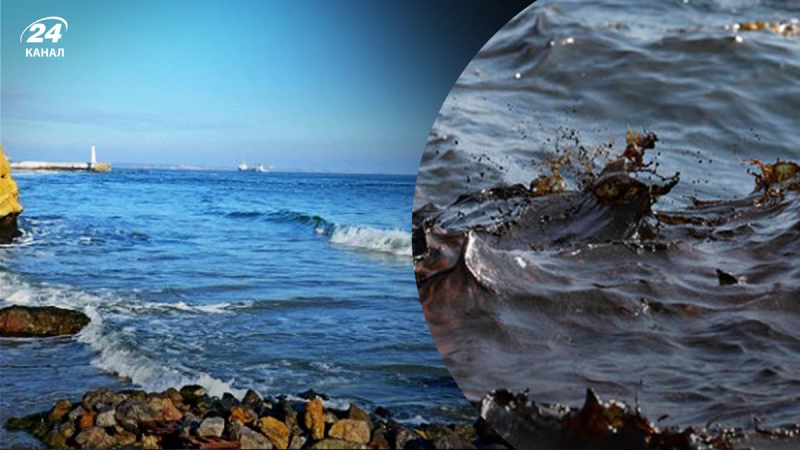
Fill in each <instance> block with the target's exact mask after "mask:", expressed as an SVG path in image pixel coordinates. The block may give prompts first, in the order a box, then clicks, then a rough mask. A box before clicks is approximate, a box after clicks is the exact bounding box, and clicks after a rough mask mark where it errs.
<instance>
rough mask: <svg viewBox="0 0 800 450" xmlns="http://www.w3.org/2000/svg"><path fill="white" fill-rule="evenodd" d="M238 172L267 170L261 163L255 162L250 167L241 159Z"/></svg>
mask: <svg viewBox="0 0 800 450" xmlns="http://www.w3.org/2000/svg"><path fill="white" fill-rule="evenodd" d="M239 172H269V170H267V168H266V167H264V165H263V164H257V165H256V166H255V167H250V166H248V165H247V163H246V162H244V161H242V163H241V164H239Z"/></svg>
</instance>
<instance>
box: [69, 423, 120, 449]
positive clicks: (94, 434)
mask: <svg viewBox="0 0 800 450" xmlns="http://www.w3.org/2000/svg"><path fill="white" fill-rule="evenodd" d="M75 442H76V443H77V444H78V445H79V446H80V447H81V448H111V447H113V446H114V444H115V443H116V441H115V439H114V438H112V437H111V436H109V435H108V433H106V431H105V430H104V429H102V428H100V427H90V428H87V429H85V430H83V431H81V432H80V433H78V435H77V436H75Z"/></svg>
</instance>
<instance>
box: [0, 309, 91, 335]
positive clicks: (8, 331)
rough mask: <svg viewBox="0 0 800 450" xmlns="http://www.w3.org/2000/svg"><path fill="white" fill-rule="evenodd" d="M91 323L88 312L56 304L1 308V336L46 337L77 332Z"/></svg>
mask: <svg viewBox="0 0 800 450" xmlns="http://www.w3.org/2000/svg"><path fill="white" fill-rule="evenodd" d="M88 324H89V317H88V316H86V314H84V313H82V312H79V311H73V310H71V309H63V308H56V307H54V306H44V307H30V306H9V307H6V308H3V309H0V336H3V337H46V336H62V335H70V334H75V333H77V332H79V331H81V330H82V329H83V327H85V326H86V325H88Z"/></svg>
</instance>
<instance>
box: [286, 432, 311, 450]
mask: <svg viewBox="0 0 800 450" xmlns="http://www.w3.org/2000/svg"><path fill="white" fill-rule="evenodd" d="M307 440H308V439H306V437H305V436H300V435H299V434H295V435H293V436H292V440H291V441H290V442H289V449H290V450H299V449H301V448H303V446H304V445H305V444H306V441H307Z"/></svg>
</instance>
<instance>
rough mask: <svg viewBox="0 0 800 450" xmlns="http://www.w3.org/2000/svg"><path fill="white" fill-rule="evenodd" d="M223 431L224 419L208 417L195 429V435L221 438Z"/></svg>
mask: <svg viewBox="0 0 800 450" xmlns="http://www.w3.org/2000/svg"><path fill="white" fill-rule="evenodd" d="M224 430H225V419H223V418H222V417H209V418H208V419H205V420H204V421H202V422H200V426H199V427H197V435H198V436H201V437H208V436H214V437H221V436H222V432H223V431H224Z"/></svg>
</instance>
